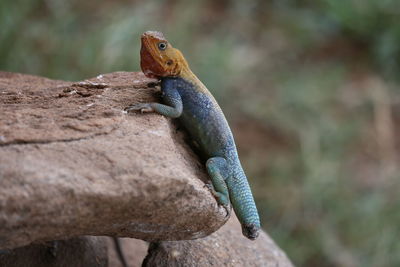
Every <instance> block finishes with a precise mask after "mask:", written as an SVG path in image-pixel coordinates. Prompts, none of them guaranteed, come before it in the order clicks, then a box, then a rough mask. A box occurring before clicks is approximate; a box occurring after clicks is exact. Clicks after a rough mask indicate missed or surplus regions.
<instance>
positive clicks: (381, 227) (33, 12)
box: [0, 0, 400, 266]
mask: <svg viewBox="0 0 400 267" xmlns="http://www.w3.org/2000/svg"><path fill="white" fill-rule="evenodd" d="M399 15H400V2H399V1H396V0H383V1H374V0H363V1H361V0H348V1H338V0H318V1H310V0H298V1H295V0H280V1H276V0H275V1H261V0H259V1H239V0H236V1H227V0H225V1H211V0H209V1H193V2H192V1H190V2H189V1H178V0H175V1H133V2H132V1H124V0H118V1H104V2H101V4H99V2H98V1H93V0H91V1H90V0H89V1H77V0H71V1H63V0H46V1H44V0H42V1H33V0H2V1H1V2H0V69H1V70H7V71H14V72H23V73H31V74H37V75H42V76H47V77H50V78H55V79H67V80H68V79H69V80H80V79H84V78H88V77H91V76H96V75H98V74H99V73H107V72H112V71H118V70H126V71H134V70H135V71H136V70H139V49H140V47H139V46H140V43H139V37H140V34H141V33H142V32H144V31H146V30H161V31H163V32H164V33H165V35H166V36H167V37H168V39H169V40H171V42H172V43H173V45H174V46H175V47H179V48H180V49H181V50H182V51H183V53H184V54H185V56H186V57H187V59H188V61H189V63H190V64H191V67H192V69H193V70H194V72H195V73H196V74H198V76H199V77H200V79H201V80H202V81H203V82H204V83H205V84H206V85H207V86H208V87H209V88H210V90H211V91H212V92H213V94H214V95H215V96H216V98H217V99H218V100H219V102H220V104H221V106H222V107H223V109H224V110H225V112H226V115H227V117H228V119H229V120H230V121H231V124H232V126H233V128H234V129H233V131H234V133H235V135H236V138H237V142H238V147H239V148H240V151H239V152H240V154H241V158H242V161H243V165H244V167H245V169H246V170H247V175H248V177H249V179H250V180H251V184H252V187H253V189H254V194H255V197H256V201H257V203H258V206H259V210H260V214H261V217H262V221H263V225H264V227H265V229H266V230H267V231H268V232H269V233H270V234H271V235H272V237H273V238H274V240H276V242H277V243H278V244H279V245H280V246H281V247H282V248H283V249H284V250H285V251H286V252H287V254H288V255H289V257H290V258H291V259H292V260H293V261H294V263H295V264H296V265H298V266H400V254H399V253H398V252H399V251H400V244H399V242H397V237H398V236H399V234H400V230H399V227H398V226H399V225H400V213H399V212H397V208H398V207H399V204H400V197H399V196H398V192H399V189H400V188H399V187H400V186H399V183H398V182H397V181H398V179H399V171H400V170H399V167H398V160H399V153H398V152H399V150H400V149H399V146H400V144H399V142H400V141H399V140H396V139H398V138H397V137H398V136H399V135H400V129H399V126H398V125H400V123H399V122H400V98H399V92H398V86H399V85H398V82H399V80H398V75H397V73H398V72H399V71H400V51H399V50H400V23H398V18H399Z"/></svg>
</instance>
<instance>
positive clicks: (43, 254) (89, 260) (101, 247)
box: [0, 236, 108, 267]
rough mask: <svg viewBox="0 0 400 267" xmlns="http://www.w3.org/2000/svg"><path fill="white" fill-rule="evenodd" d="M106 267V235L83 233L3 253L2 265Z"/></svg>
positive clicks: (21, 266) (10, 266) (18, 266)
mask: <svg viewBox="0 0 400 267" xmlns="http://www.w3.org/2000/svg"><path fill="white" fill-rule="evenodd" d="M55 266H57V267H71V266H73V267H87V266H90V267H106V266H108V257H107V238H106V237H94V236H90V237H89V236H84V237H79V238H73V239H69V240H60V241H55V242H47V243H44V244H35V245H30V246H26V247H21V248H17V249H14V250H12V251H10V252H9V253H7V254H0V267H55Z"/></svg>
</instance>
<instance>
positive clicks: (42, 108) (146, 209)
mask: <svg viewBox="0 0 400 267" xmlns="http://www.w3.org/2000/svg"><path fill="white" fill-rule="evenodd" d="M154 82H155V81H154V80H151V79H148V78H146V77H145V76H144V75H143V74H142V73H128V72H118V73H111V74H106V75H100V76H98V77H97V78H94V79H91V80H87V81H84V82H79V83H72V82H64V81H54V80H49V79H46V78H40V77H35V76H30V75H23V74H14V73H7V72H0V114H1V115H0V225H1V227H0V249H1V248H15V247H20V246H24V245H27V244H30V243H32V242H38V241H48V240H57V239H67V238H71V237H74V236H81V235H111V236H123V237H134V238H139V239H143V240H148V241H155V240H181V239H194V238H199V237H204V236H206V235H208V234H210V233H212V232H214V231H215V230H217V229H218V228H219V227H220V226H221V225H222V224H223V223H224V222H225V220H226V218H225V215H226V214H225V210H224V209H223V208H222V207H218V205H217V204H216V201H215V199H214V197H213V196H212V194H211V193H210V192H209V191H208V189H207V188H205V187H204V182H205V181H206V180H207V176H206V174H205V171H204V168H203V165H202V164H201V163H200V162H199V159H198V158H197V156H196V155H195V154H194V153H193V152H192V150H191V149H190V148H188V147H187V145H186V143H185V142H184V141H183V138H182V137H183V134H182V133H181V131H178V130H177V127H176V126H175V125H174V124H172V123H170V120H169V119H167V118H164V117H162V116H160V115H156V114H126V113H125V112H123V109H124V107H126V106H128V105H129V104H132V103H135V102H142V101H143V102H144V101H151V100H157V99H156V96H157V94H158V93H157V89H156V88H152V87H154V86H153V85H152V84H154ZM149 84H150V86H149ZM193 218H196V220H193Z"/></svg>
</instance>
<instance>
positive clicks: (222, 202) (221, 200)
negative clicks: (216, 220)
mask: <svg viewBox="0 0 400 267" xmlns="http://www.w3.org/2000/svg"><path fill="white" fill-rule="evenodd" d="M204 187H206V188H208V190H209V191H210V192H211V194H212V195H213V196H214V197H215V199H216V200H217V203H218V206H222V207H224V209H225V211H226V216H225V218H226V217H229V215H230V214H231V210H232V207H231V205H230V204H229V198H227V197H226V196H225V195H223V194H222V193H220V192H217V191H216V190H215V188H214V186H213V185H212V184H211V183H206V184H204Z"/></svg>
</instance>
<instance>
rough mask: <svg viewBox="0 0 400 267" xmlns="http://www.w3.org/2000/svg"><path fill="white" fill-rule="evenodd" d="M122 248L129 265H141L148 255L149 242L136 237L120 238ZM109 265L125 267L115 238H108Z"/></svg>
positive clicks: (110, 266) (134, 266) (130, 266)
mask: <svg viewBox="0 0 400 267" xmlns="http://www.w3.org/2000/svg"><path fill="white" fill-rule="evenodd" d="M119 242H120V244H121V250H122V252H123V254H124V257H125V260H126V262H127V264H128V266H129V267H140V266H142V262H143V260H144V258H145V257H146V255H147V250H148V248H149V245H148V243H147V242H145V241H142V240H139V239H134V238H119ZM108 267H123V266H122V264H121V260H120V258H119V257H118V255H117V253H116V250H115V245H114V240H113V239H112V238H108Z"/></svg>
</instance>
